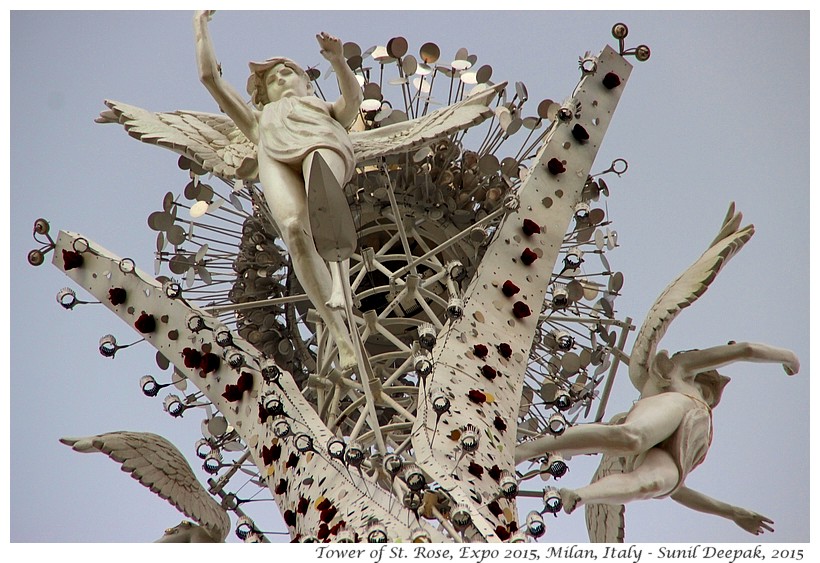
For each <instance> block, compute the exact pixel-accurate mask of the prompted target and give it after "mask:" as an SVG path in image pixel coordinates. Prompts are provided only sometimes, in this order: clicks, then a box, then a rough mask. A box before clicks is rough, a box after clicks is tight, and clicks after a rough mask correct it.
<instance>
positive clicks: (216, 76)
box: [97, 10, 505, 369]
mask: <svg viewBox="0 0 820 563" xmlns="http://www.w3.org/2000/svg"><path fill="white" fill-rule="evenodd" d="M212 14H213V12H212V11H208V10H206V11H198V12H196V14H195V16H194V31H195V39H196V55H197V64H198V68H199V75H200V80H201V81H202V83H203V84H204V85H205V87H206V88H207V90H208V92H210V94H211V95H212V96H213V98H214V100H216V102H217V103H218V104H219V107H220V109H221V110H222V111H223V112H224V113H225V114H226V116H227V117H225V116H221V115H213V114H204V113H197V112H173V113H160V114H154V113H151V112H148V111H145V110H142V109H140V108H135V107H133V106H128V105H126V104H122V103H119V102H113V101H106V105H108V107H109V108H110V111H105V112H103V113H102V114H101V117H100V118H98V119H97V121H98V122H102V123H111V122H119V123H121V124H123V125H124V126H125V129H126V130H127V131H128V133H129V134H130V135H131V136H133V137H136V138H137V139H139V140H141V141H144V142H147V143H153V144H157V145H160V146H163V147H166V148H170V149H172V150H174V151H175V152H178V153H180V154H183V155H185V156H186V157H188V158H190V159H191V160H193V161H195V162H196V163H198V164H199V165H200V166H201V167H202V168H204V169H205V170H206V171H208V172H212V173H213V174H215V175H217V176H220V177H222V178H225V179H234V178H243V179H257V178H258V180H259V182H260V185H261V187H262V192H263V193H264V195H265V199H266V201H267V204H268V207H269V209H270V212H271V215H272V217H273V221H274V222H275V223H276V227H277V230H278V232H279V233H280V235H281V236H282V238H283V240H284V242H285V244H286V246H287V247H288V251H289V252H290V255H291V260H292V263H293V268H294V271H295V273H296V276H297V277H298V279H299V281H300V283H301V285H302V287H303V289H304V290H305V293H306V294H307V296H308V298H309V299H310V300H311V302H312V303H313V305H314V307H315V308H316V310H317V312H318V313H319V315H320V316H321V318H322V320H323V321H324V323H325V325H326V326H327V328H328V330H329V331H330V333H331V335H332V336H333V338H334V340H335V342H336V345H337V348H338V350H339V357H340V364H341V366H340V367H342V369H350V368H352V367H354V366H355V365H356V356H355V352H354V349H353V345H352V341H351V338H350V335H349V333H348V332H347V331H346V329H345V326H344V322H343V319H342V316H341V312H340V309H341V308H342V307H343V305H344V303H345V297H344V293H343V291H344V285H343V283H342V279H343V277H344V276H347V275H348V274H347V272H348V260H346V259H345V260H342V261H340V262H338V265H334V267H333V268H332V269H331V271H329V270H328V265H327V263H326V262H325V261H324V260H323V258H322V257H321V255H320V254H319V252H318V251H317V249H316V245H315V240H316V239H315V238H314V234H315V233H313V232H312V230H311V222H310V220H309V214H308V202H307V186H309V185H310V182H311V179H310V174H311V170H312V169H313V166H314V160H317V156H318V157H321V158H320V159H318V160H321V161H322V162H323V163H324V164H326V165H327V169H329V171H330V173H331V176H332V178H329V177H327V176H325V177H324V180H330V181H332V180H333V179H335V181H336V183H337V184H338V186H339V187H336V188H335V189H340V186H344V185H345V184H346V183H347V182H348V181H349V180H350V179H351V177H352V176H353V174H354V171H355V166H356V164H357V163H362V162H365V161H368V160H373V159H375V158H378V157H380V156H385V155H389V154H394V153H399V152H406V151H408V150H411V149H413V148H415V147H420V146H422V145H424V144H427V143H429V142H431V141H433V140H436V139H438V138H440V137H442V136H445V135H449V134H451V133H453V132H456V131H458V130H461V129H465V128H467V127H470V126H472V125H474V124H476V123H479V122H481V121H483V120H484V119H486V118H487V117H489V116H490V115H492V111H491V110H489V108H488V107H487V103H488V101H489V100H491V99H492V97H494V96H495V95H496V94H497V93H498V92H499V91H500V90H501V89H503V88H504V86H505V84H499V85H496V86H494V87H491V88H487V89H485V90H484V91H482V92H480V93H478V94H476V95H474V96H470V97H468V98H467V99H465V100H463V101H461V102H459V103H457V104H454V105H452V106H448V107H445V108H442V109H440V110H438V111H436V112H433V113H431V114H430V115H427V116H424V117H423V118H419V119H416V120H412V121H408V122H404V123H396V124H392V125H388V126H385V127H380V128H377V129H372V130H370V131H364V132H351V133H348V132H347V129H349V128H350V127H351V126H352V125H353V124H354V122H355V121H356V119H357V117H358V116H359V108H360V106H361V102H362V90H361V88H360V86H359V84H358V81H357V80H356V76H355V75H354V73H353V71H352V70H351V69H350V68H349V66H348V65H347V63H346V61H345V59H344V56H343V53H342V43H341V41H340V40H339V39H337V38H335V37H332V36H330V35H328V34H327V33H324V32H323V33H319V34H318V35H317V36H316V39H317V41H318V42H319V46H320V48H321V51H320V52H321V54H322V56H324V57H325V58H326V59H327V60H328V61H329V62H330V64H331V66H332V67H333V70H334V72H335V73H336V76H337V79H338V83H339V90H340V92H341V97H340V98H339V99H338V100H337V101H335V102H333V103H329V102H325V101H323V100H321V99H320V98H318V97H316V96H315V95H313V85H312V83H311V81H310V79H309V77H308V75H307V73H306V72H305V71H304V70H303V69H302V68H301V67H299V65H297V64H296V63H295V62H293V61H292V60H290V59H287V58H283V57H275V58H271V59H268V60H267V61H264V62H261V63H254V62H252V63H250V69H251V76H250V78H249V80H248V87H247V89H248V93H249V94H250V95H251V102H252V106H251V105H248V104H247V103H246V102H245V101H244V99H243V98H242V96H241V95H240V94H239V93H238V92H237V91H236V90H234V88H233V87H231V85H230V84H228V83H227V82H226V81H225V80H223V79H222V76H221V73H220V70H219V65H218V64H217V60H216V56H215V54H214V48H213V45H212V42H211V38H210V34H209V31H208V21H209V20H210V19H211V16H212ZM325 189H327V190H332V189H334V187H328V186H325Z"/></svg>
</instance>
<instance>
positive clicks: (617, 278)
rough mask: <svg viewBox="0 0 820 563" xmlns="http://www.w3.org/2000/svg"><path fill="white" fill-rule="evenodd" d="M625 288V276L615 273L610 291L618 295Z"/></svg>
mask: <svg viewBox="0 0 820 563" xmlns="http://www.w3.org/2000/svg"><path fill="white" fill-rule="evenodd" d="M623 286H624V275H623V274H622V273H621V272H615V273H614V274H612V277H610V278H609V291H610V292H611V293H618V292H619V291H621V288H622V287H623Z"/></svg>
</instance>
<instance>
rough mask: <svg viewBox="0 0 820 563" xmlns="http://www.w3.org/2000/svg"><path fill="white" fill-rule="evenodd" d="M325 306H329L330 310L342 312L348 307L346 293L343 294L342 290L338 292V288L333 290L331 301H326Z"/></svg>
mask: <svg viewBox="0 0 820 563" xmlns="http://www.w3.org/2000/svg"><path fill="white" fill-rule="evenodd" d="M325 305H327V307H328V309H331V310H333V311H341V310H342V309H344V308H345V305H346V300H345V296H344V293H342V291H341V290H340V291H337V290H336V288H333V292H332V293H331V294H330V299H328V300H327V301H325Z"/></svg>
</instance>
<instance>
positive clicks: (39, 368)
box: [9, 11, 810, 542]
mask: <svg viewBox="0 0 820 563" xmlns="http://www.w3.org/2000/svg"><path fill="white" fill-rule="evenodd" d="M618 21H623V22H625V23H626V24H627V25H628V26H629V29H630V35H629V37H628V38H627V40H626V41H627V45H628V46H636V45H637V44H639V43H645V44H647V45H649V46H650V47H651V49H652V58H651V59H650V60H649V61H648V62H646V63H637V62H635V61H634V59H632V61H633V63H634V64H635V69H634V71H633V73H632V77H631V79H630V81H629V83H628V85H627V87H626V90H625V92H624V95H623V97H622V99H621V103H620V105H619V108H618V110H617V112H616V115H615V118H614V120H613V122H612V124H611V126H610V128H609V132H608V133H607V137H606V139H605V141H604V144H603V147H602V150H601V152H600V153H599V157H598V161H597V162H596V164H595V166H593V171H594V172H596V171H600V170H603V169H604V168H607V167H608V166H609V163H610V162H611V161H612V160H613V159H614V158H624V159H626V160H627V161H628V162H629V171H628V172H627V174H625V175H624V176H623V177H621V178H615V177H611V179H610V178H607V181H608V183H609V186H610V188H611V192H612V197H611V198H609V199H608V200H607V202H606V203H607V207H608V212H609V217H610V219H612V220H613V221H614V223H615V225H614V228H615V229H617V231H618V234H619V243H620V245H621V246H620V248H618V249H616V250H615V251H613V252H611V253H610V254H609V255H608V257H609V261H610V263H611V264H612V267H613V268H614V269H616V270H619V271H621V272H623V273H624V277H625V280H626V282H625V285H624V289H623V293H624V295H623V296H621V297H619V299H618V300H617V301H616V309H617V310H618V312H619V314H620V316H621V317H624V316H627V315H629V316H631V317H633V319H635V322H636V323H640V322H641V321H642V320H643V317H644V315H645V313H646V311H647V309H648V307H649V306H650V305H651V303H652V302H653V301H654V299H655V298H656V296H657V295H658V293H659V292H660V291H661V290H662V289H663V288H664V287H665V286H666V284H667V283H668V282H669V281H671V280H672V279H673V278H674V277H675V276H677V274H678V273H680V272H681V271H682V270H683V269H684V268H685V267H686V266H688V265H689V264H690V263H691V262H692V261H694V260H695V258H697V257H698V256H699V255H700V253H701V252H702V251H703V250H704V249H705V248H706V245H708V243H709V242H710V241H711V240H712V238H713V237H714V236H715V234H716V232H717V229H718V227H719V226H720V223H721V220H722V219H723V216H724V214H725V212H726V209H727V207H728V204H729V202H730V201H735V202H736V203H737V206H738V208H739V209H740V210H741V211H742V212H743V213H744V216H745V217H746V219H747V221H749V222H752V223H754V224H755V226H756V230H757V233H756V235H755V236H754V237H753V239H752V240H751V242H750V243H749V244H748V245H747V247H746V248H744V249H743V251H742V252H741V253H740V254H739V255H738V256H736V257H735V258H734V259H733V260H732V262H731V263H730V264H729V265H728V266H727V268H726V269H725V270H724V271H723V272H722V273H721V274H720V276H719V277H718V279H717V281H716V282H715V283H714V284H713V286H712V288H711V289H710V290H709V291H708V292H707V294H706V296H705V297H703V298H702V299H701V300H700V301H698V302H697V303H696V304H695V305H694V306H693V307H692V308H690V309H687V310H686V311H684V312H683V313H682V314H681V316H680V317H679V318H678V319H677V320H676V321H675V323H674V324H673V326H672V328H671V330H670V332H669V333H668V335H667V336H666V338H665V339H664V341H663V343H662V347H664V348H668V349H670V350H671V351H674V350H680V349H688V348H696V347H707V346H712V345H717V344H723V343H725V342H727V341H729V340H738V341H743V340H747V341H757V342H766V343H769V344H772V345H777V346H784V347H788V348H791V349H793V350H795V351H796V352H797V354H798V356H800V359H801V362H802V369H801V372H800V374H798V375H797V376H795V377H792V378H787V377H786V375H785V374H784V373H783V372H782V370H781V369H780V368H779V366H776V365H750V364H736V365H734V366H731V367H728V368H726V369H725V373H726V375H728V376H730V377H731V378H732V382H731V383H730V384H729V386H728V387H727V389H726V391H725V394H724V398H723V401H722V403H721V404H720V406H719V407H718V408H717V410H716V411H715V415H714V420H715V427H716V432H715V437H714V441H713V445H712V449H711V451H710V453H709V455H708V457H707V459H706V461H705V463H704V464H703V465H702V466H701V467H700V468H698V469H697V470H696V471H695V472H694V473H693V474H692V475H691V476H690V477H689V479H688V480H687V484H688V485H689V486H691V487H693V488H696V489H699V490H702V491H703V492H705V493H707V494H710V495H712V496H715V497H717V498H720V499H721V500H724V501H726V502H729V503H733V504H738V505H741V506H744V507H747V508H750V509H753V510H755V511H758V512H761V513H763V514H765V515H767V516H769V517H771V518H772V519H773V520H774V521H775V530H776V532H775V533H774V534H768V535H766V536H762V537H758V538H755V537H754V536H751V535H749V534H747V533H746V532H744V531H742V530H741V529H740V528H738V527H736V526H735V525H734V524H733V523H731V522H728V521H724V520H721V519H718V518H716V517H712V516H707V515H703V514H698V513H693V512H690V511H687V510H685V509H683V508H682V507H679V506H677V505H676V504H675V503H674V502H672V501H671V500H655V501H647V502H643V503H640V504H633V505H630V506H629V507H628V508H627V516H626V518H627V520H626V522H627V535H626V537H627V540H628V541H632V542H671V541H680V542H722V541H731V542H747V541H755V542H758V541H775V542H807V541H808V540H809V505H810V503H809V481H810V479H809V375H810V362H809V13H808V12H551V11H540V12H520V11H517V12H437V11H416V12H377V11H370V12H363V11H352V12H262V13H252V12H218V13H217V14H216V16H215V17H214V20H213V22H212V23H211V29H212V33H213V38H214V43H215V46H216V50H217V55H218V58H219V59H220V61H221V63H222V66H223V70H224V74H225V77H226V78H227V79H228V80H229V81H230V82H231V83H232V84H234V86H235V87H236V88H237V89H238V90H240V91H244V86H245V80H246V78H247V61H249V60H260V59H264V58H267V57H270V56H274V55H286V56H288V57H291V58H293V59H295V60H297V61H299V62H300V63H302V64H303V65H306V66H307V65H319V67H320V68H321V69H322V70H323V71H324V70H326V68H327V63H325V61H324V60H323V59H322V58H321V56H320V55H319V53H318V48H317V45H316V42H315V39H314V38H313V36H314V34H315V33H317V32H318V31H321V30H326V31H328V32H329V33H332V34H335V35H338V36H339V37H341V38H342V40H343V41H356V42H357V43H359V45H361V46H362V48H363V49H365V48H367V47H370V46H371V45H376V44H379V45H384V44H386V42H387V40H389V39H390V38H391V37H394V36H398V35H401V36H404V37H406V38H407V40H408V43H409V45H410V51H409V52H410V53H413V54H416V53H417V52H418V48H419V47H420V46H421V45H422V44H423V43H425V42H427V41H433V42H436V43H437V44H438V45H439V46H440V47H441V51H442V59H444V60H446V59H447V57H451V56H452V55H454V54H455V52H456V50H457V49H458V48H460V47H466V48H467V49H468V50H469V52H470V53H475V54H476V55H477V56H478V64H479V65H481V64H490V65H492V67H493V69H494V72H493V80H494V81H501V80H509V81H510V82H511V83H512V82H514V81H516V80H520V81H523V82H524V83H525V84H526V86H527V88H528V91H529V94H530V98H531V100H532V101H531V102H530V104H528V105H529V106H530V113H534V112H535V108H536V106H537V103H538V101H539V100H540V99H543V98H551V99H555V100H559V101H560V100H563V99H564V98H565V97H566V96H568V95H569V94H570V93H571V92H572V89H573V88H574V86H575V85H576V83H577V80H578V78H579V72H578V57H579V56H581V55H583V54H584V52H585V51H587V50H589V51H593V52H596V53H597V52H598V51H600V49H601V48H603V47H604V45H606V44H607V43H609V44H613V43H614V40H613V39H612V37H611V35H610V28H611V26H612V24H614V23H615V22H618ZM192 35H193V33H192V26H191V13H190V12H163V13H159V12H13V13H12V14H11V87H10V90H11V118H10V123H11V210H12V213H11V250H10V256H9V260H10V274H11V325H12V333H11V385H10V396H11V401H10V408H11V432H10V434H11V436H10V438H11V440H10V444H11V446H10V453H11V463H10V468H11V480H10V484H11V491H10V492H11V494H10V500H11V507H10V508H11V540H12V541H13V542H73V541H81V542H99V541H106V542H111V541H128V542H145V541H151V540H154V539H156V538H158V537H159V536H160V535H161V534H162V531H163V530H164V529H165V528H166V527H169V526H172V525H175V524H176V523H178V522H179V520H180V519H181V518H182V515H180V514H179V513H177V512H176V511H175V510H174V509H173V508H172V507H170V506H169V505H167V504H166V503H165V502H164V501H162V500H160V499H158V498H156V497H154V496H153V495H152V494H151V493H150V492H149V491H147V490H146V489H144V488H143V487H142V486H140V485H139V484H138V483H136V482H135V481H133V480H132V479H131V478H130V477H129V476H128V475H127V474H125V473H122V472H121V471H120V470H119V469H118V467H117V466H116V464H115V463H113V462H112V461H110V460H108V459H107V458H106V457H105V456H102V455H87V456H83V455H80V454H76V453H74V452H72V451H71V450H70V449H69V448H67V447H65V446H62V445H60V444H59V443H58V441H57V440H58V438H59V437H61V436H66V435H74V436H81V435H88V434H96V433H100V432H105V431H111V430H125V429H127V430H137V431H149V432H156V433H159V434H163V435H165V436H166V437H168V438H169V439H171V440H172V441H173V442H175V443H176V444H177V446H178V447H179V448H180V449H181V450H182V451H183V452H184V453H185V454H186V455H190V457H192V458H194V461H195V462H196V461H197V460H196V458H195V457H194V456H193V455H192V454H193V444H194V442H195V441H196V440H197V439H198V438H199V437H200V430H199V424H200V419H199V416H198V415H197V414H196V413H195V414H194V415H193V416H186V417H185V418H184V419H182V420H173V419H171V417H170V416H168V415H167V414H166V413H164V412H163V411H162V406H161V401H159V400H152V399H148V398H146V397H144V396H143V395H142V394H141V393H140V391H139V388H138V380H139V378H140V377H141V376H142V375H144V374H146V373H151V374H154V375H156V376H157V377H158V379H160V378H161V377H162V376H167V373H158V370H157V368H156V364H155V363H154V351H153V349H152V348H150V347H149V346H147V345H143V346H138V347H135V348H133V349H129V350H125V351H123V352H121V353H120V354H118V357H117V359H116V360H114V361H112V360H109V359H105V358H103V357H102V356H100V355H99V353H98V352H97V342H98V340H99V338H100V337H101V336H102V335H104V334H107V333H109V332H110V333H113V334H115V335H118V336H120V335H121V337H122V340H123V341H127V340H128V339H129V338H131V336H133V333H132V332H130V329H129V328H128V327H126V326H125V325H123V324H122V323H121V321H119V320H118V319H117V318H116V317H115V316H114V315H111V314H109V313H108V312H107V311H106V310H104V308H102V307H94V306H87V307H80V308H78V309H75V310H74V311H64V310H63V309H62V308H61V307H59V306H58V304H57V303H56V301H55V299H54V297H55V295H56V293H57V291H58V290H59V289H60V288H62V287H65V286H69V287H70V286H71V283H70V281H69V280H68V279H67V278H65V277H64V276H63V275H62V274H60V273H59V272H58V271H57V270H56V269H54V268H53V267H52V266H50V264H49V263H47V264H46V265H44V266H42V267H40V268H33V267H31V266H29V265H28V264H27V262H26V254H27V252H28V251H29V250H30V249H32V248H34V247H35V246H36V245H35V243H34V241H33V239H32V238H31V236H30V233H31V228H32V224H33V221H34V220H35V219H36V218H37V217H41V216H42V217H45V218H47V219H48V220H49V221H51V225H52V229H53V231H54V232H55V233H56V231H57V230H59V229H64V230H71V231H75V232H80V233H82V234H83V235H85V236H87V237H88V238H89V239H92V240H94V241H96V242H97V243H99V244H101V245H103V246H104V247H106V248H108V249H109V250H111V251H113V252H114V253H116V254H119V255H121V256H129V257H132V258H133V259H134V260H135V261H136V262H137V264H138V265H139V266H140V267H142V269H144V270H146V271H152V268H153V265H152V264H153V251H154V248H155V242H154V241H155V234H154V233H153V232H152V231H150V229H149V228H148V227H147V225H146V218H147V216H148V215H149V213H151V212H152V211H155V210H158V209H160V206H161V201H162V196H163V195H164V194H165V192H166V191H169V190H171V191H174V192H178V191H180V190H181V189H182V188H183V187H184V185H185V183H186V182H187V176H186V174H185V173H184V172H182V171H180V170H179V169H178V168H177V166H176V156H175V155H174V154H172V153H170V152H168V151H165V150H163V149H160V148H157V147H153V146H147V145H143V144H140V143H137V142H136V141H134V140H132V139H131V138H129V137H128V136H127V135H125V134H124V132H123V131H122V129H121V128H119V127H117V126H102V125H97V124H95V123H94V122H93V119H94V117H96V116H97V114H98V113H99V112H100V111H101V110H102V109H104V106H103V104H102V101H103V99H105V98H110V99H115V100H120V101H124V102H127V103H130V104H133V105H137V106H141V107H144V108H146V109H151V110H155V111H164V110H174V109H191V110H201V111H208V112H215V111H217V108H216V107H215V104H214V102H213V101H212V99H211V98H210V97H209V95H208V94H207V92H206V91H205V89H204V88H203V87H202V86H201V85H200V84H199V82H198V80H197V76H196V69H195V64H194V54H193V38H192ZM324 84H328V85H330V84H331V82H326V83H322V85H323V87H324ZM326 90H333V88H332V87H328V88H326ZM49 260H50V257H49ZM80 298H81V299H82V298H83V296H82V295H80ZM633 338H634V334H633V335H632V337H631V338H630V341H629V343H630V345H631V342H632V339H633ZM134 340H136V338H134ZM615 386H616V393H615V396H614V397H613V399H612V401H611V403H610V408H609V410H608V413H609V414H614V413H616V412H620V411H622V410H625V409H627V408H628V407H629V405H630V403H631V401H632V400H634V399H635V398H636V397H637V393H636V392H635V391H634V389H632V388H631V386H630V385H629V381H628V378H627V377H626V373H625V371H622V372H621V373H620V374H619V379H618V380H617V381H616V385H615ZM576 462H577V463H576ZM194 465H196V466H198V465H199V464H198V463H194ZM594 465H595V464H594V461H593V462H589V461H583V460H573V462H572V463H571V464H570V468H571V471H570V474H569V475H568V476H567V477H565V478H564V479H563V480H562V481H560V482H559V484H560V485H562V486H579V485H581V484H583V483H585V482H587V481H588V480H589V478H590V477H591V475H592V471H593V470H594ZM267 506H268V508H267V509H266V510H267V512H268V514H269V515H270V516H269V519H268V521H266V522H265V526H266V529H268V530H284V529H285V527H284V525H283V524H282V523H281V520H280V519H279V517H278V514H277V510H276V507H275V506H274V505H273V503H270V504H269V505H267ZM262 510H263V511H264V510H265V509H262ZM521 512H522V514H524V513H525V512H524V509H521ZM547 524H548V533H547V535H546V536H545V537H544V538H543V541H555V542H580V541H586V538H587V536H586V530H585V525H584V518H583V515H582V514H581V513H580V512H578V513H576V514H573V515H571V516H567V515H565V514H561V515H560V516H559V517H558V518H555V519H553V518H548V521H547ZM235 540H236V538H235V537H234V536H233V535H231V541H235Z"/></svg>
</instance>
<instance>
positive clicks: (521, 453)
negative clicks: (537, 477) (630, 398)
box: [515, 393, 693, 463]
mask: <svg viewBox="0 0 820 563" xmlns="http://www.w3.org/2000/svg"><path fill="white" fill-rule="evenodd" d="M692 407H693V405H692V399H690V398H689V397H687V396H686V395H682V394H680V393H661V394H660V395H653V396H651V397H645V398H643V399H640V400H639V401H638V402H637V403H635V406H634V407H632V410H631V411H629V414H628V415H627V417H626V420H625V421H624V422H623V423H622V424H613V425H610V424H599V423H594V424H580V425H578V426H573V427H571V428H567V430H566V431H565V432H564V433H563V434H561V435H560V436H543V437H541V438H538V439H536V440H532V441H530V442H525V443H523V444H521V445H519V446H518V447H517V448H516V449H515V461H516V463H520V462H522V461H525V460H527V459H532V458H535V457H539V456H542V455H544V454H545V453H547V452H561V453H564V454H566V455H576V454H594V453H604V454H609V455H630V454H637V453H641V452H644V451H646V450H648V449H649V448H651V447H652V446H654V445H655V444H658V443H659V442H662V441H663V440H665V439H666V438H668V437H669V436H671V435H672V433H673V432H675V430H676V429H677V428H678V426H679V425H680V422H681V420H682V419H683V416H684V414H686V412H687V411H688V410H689V409H691V408H692Z"/></svg>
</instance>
